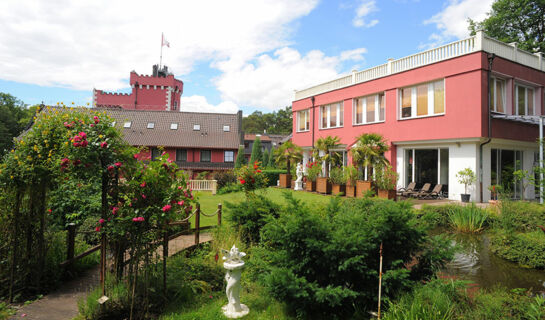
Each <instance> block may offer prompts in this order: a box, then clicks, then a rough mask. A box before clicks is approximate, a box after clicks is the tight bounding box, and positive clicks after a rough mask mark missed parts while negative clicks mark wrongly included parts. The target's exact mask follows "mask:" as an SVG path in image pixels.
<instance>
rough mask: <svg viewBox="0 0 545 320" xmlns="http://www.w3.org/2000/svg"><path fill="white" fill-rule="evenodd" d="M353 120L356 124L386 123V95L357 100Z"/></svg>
mask: <svg viewBox="0 0 545 320" xmlns="http://www.w3.org/2000/svg"><path fill="white" fill-rule="evenodd" d="M364 110H365V112H364ZM353 119H354V124H365V123H374V122H380V121H384V94H383V93H380V94H374V95H372V96H367V97H363V98H357V99H355V100H354V117H353Z"/></svg>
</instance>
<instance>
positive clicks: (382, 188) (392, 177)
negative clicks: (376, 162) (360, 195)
mask: <svg viewBox="0 0 545 320" xmlns="http://www.w3.org/2000/svg"><path fill="white" fill-rule="evenodd" d="M398 178H399V175H398V174H397V172H395V171H394V170H393V169H392V167H391V166H386V167H383V168H381V169H379V170H376V171H375V183H376V185H377V187H378V197H379V198H384V199H394V200H395V199H396V185H397V179H398Z"/></svg>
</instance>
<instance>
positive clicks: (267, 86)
mask: <svg viewBox="0 0 545 320" xmlns="http://www.w3.org/2000/svg"><path fill="white" fill-rule="evenodd" d="M365 52H366V50H365V48H358V49H354V50H349V51H343V52H341V54H340V55H339V56H332V57H328V56H326V55H325V54H324V53H323V52H321V51H319V50H314V51H310V52H309V53H307V54H306V55H304V56H302V55H301V54H300V53H299V51H297V50H295V49H292V48H288V47H284V48H281V49H278V50H276V51H275V52H274V54H273V56H270V55H267V54H264V55H261V56H259V57H258V58H257V59H256V61H255V63H244V64H230V63H225V64H220V65H218V68H219V69H220V70H221V71H222V72H223V74H222V75H220V76H219V77H218V78H217V79H216V81H215V84H216V86H217V88H218V90H219V91H220V92H221V95H222V98H223V99H224V100H227V101H233V102H234V103H236V104H238V105H250V106H256V107H258V108H266V109H269V110H274V109H278V108H283V107H285V106H288V105H291V102H292V99H293V90H294V89H304V88H306V87H309V86H311V85H315V84H317V83H320V82H325V81H329V80H332V79H334V78H335V77H338V76H339V70H340V69H341V67H342V62H343V61H348V60H352V61H359V60H362V59H363V56H362V54H363V53H365Z"/></svg>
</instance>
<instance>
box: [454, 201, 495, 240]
mask: <svg viewBox="0 0 545 320" xmlns="http://www.w3.org/2000/svg"><path fill="white" fill-rule="evenodd" d="M448 215H449V220H450V224H451V225H452V226H453V227H454V228H455V229H456V230H457V231H459V232H468V233H477V232H480V231H482V230H483V228H484V226H485V225H486V222H487V220H488V212H487V211H486V210H483V209H480V208H478V207H477V206H476V205H475V204H474V203H473V204H471V205H469V206H456V207H452V208H450V209H449V214H448Z"/></svg>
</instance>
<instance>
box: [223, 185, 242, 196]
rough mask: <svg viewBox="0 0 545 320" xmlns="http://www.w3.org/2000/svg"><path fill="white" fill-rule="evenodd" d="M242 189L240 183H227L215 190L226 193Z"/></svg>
mask: <svg viewBox="0 0 545 320" xmlns="http://www.w3.org/2000/svg"><path fill="white" fill-rule="evenodd" d="M240 191H243V189H242V185H241V184H239V183H233V184H228V185H226V186H224V187H223V188H221V189H219V190H218V191H217V194H227V193H232V192H240Z"/></svg>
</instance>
